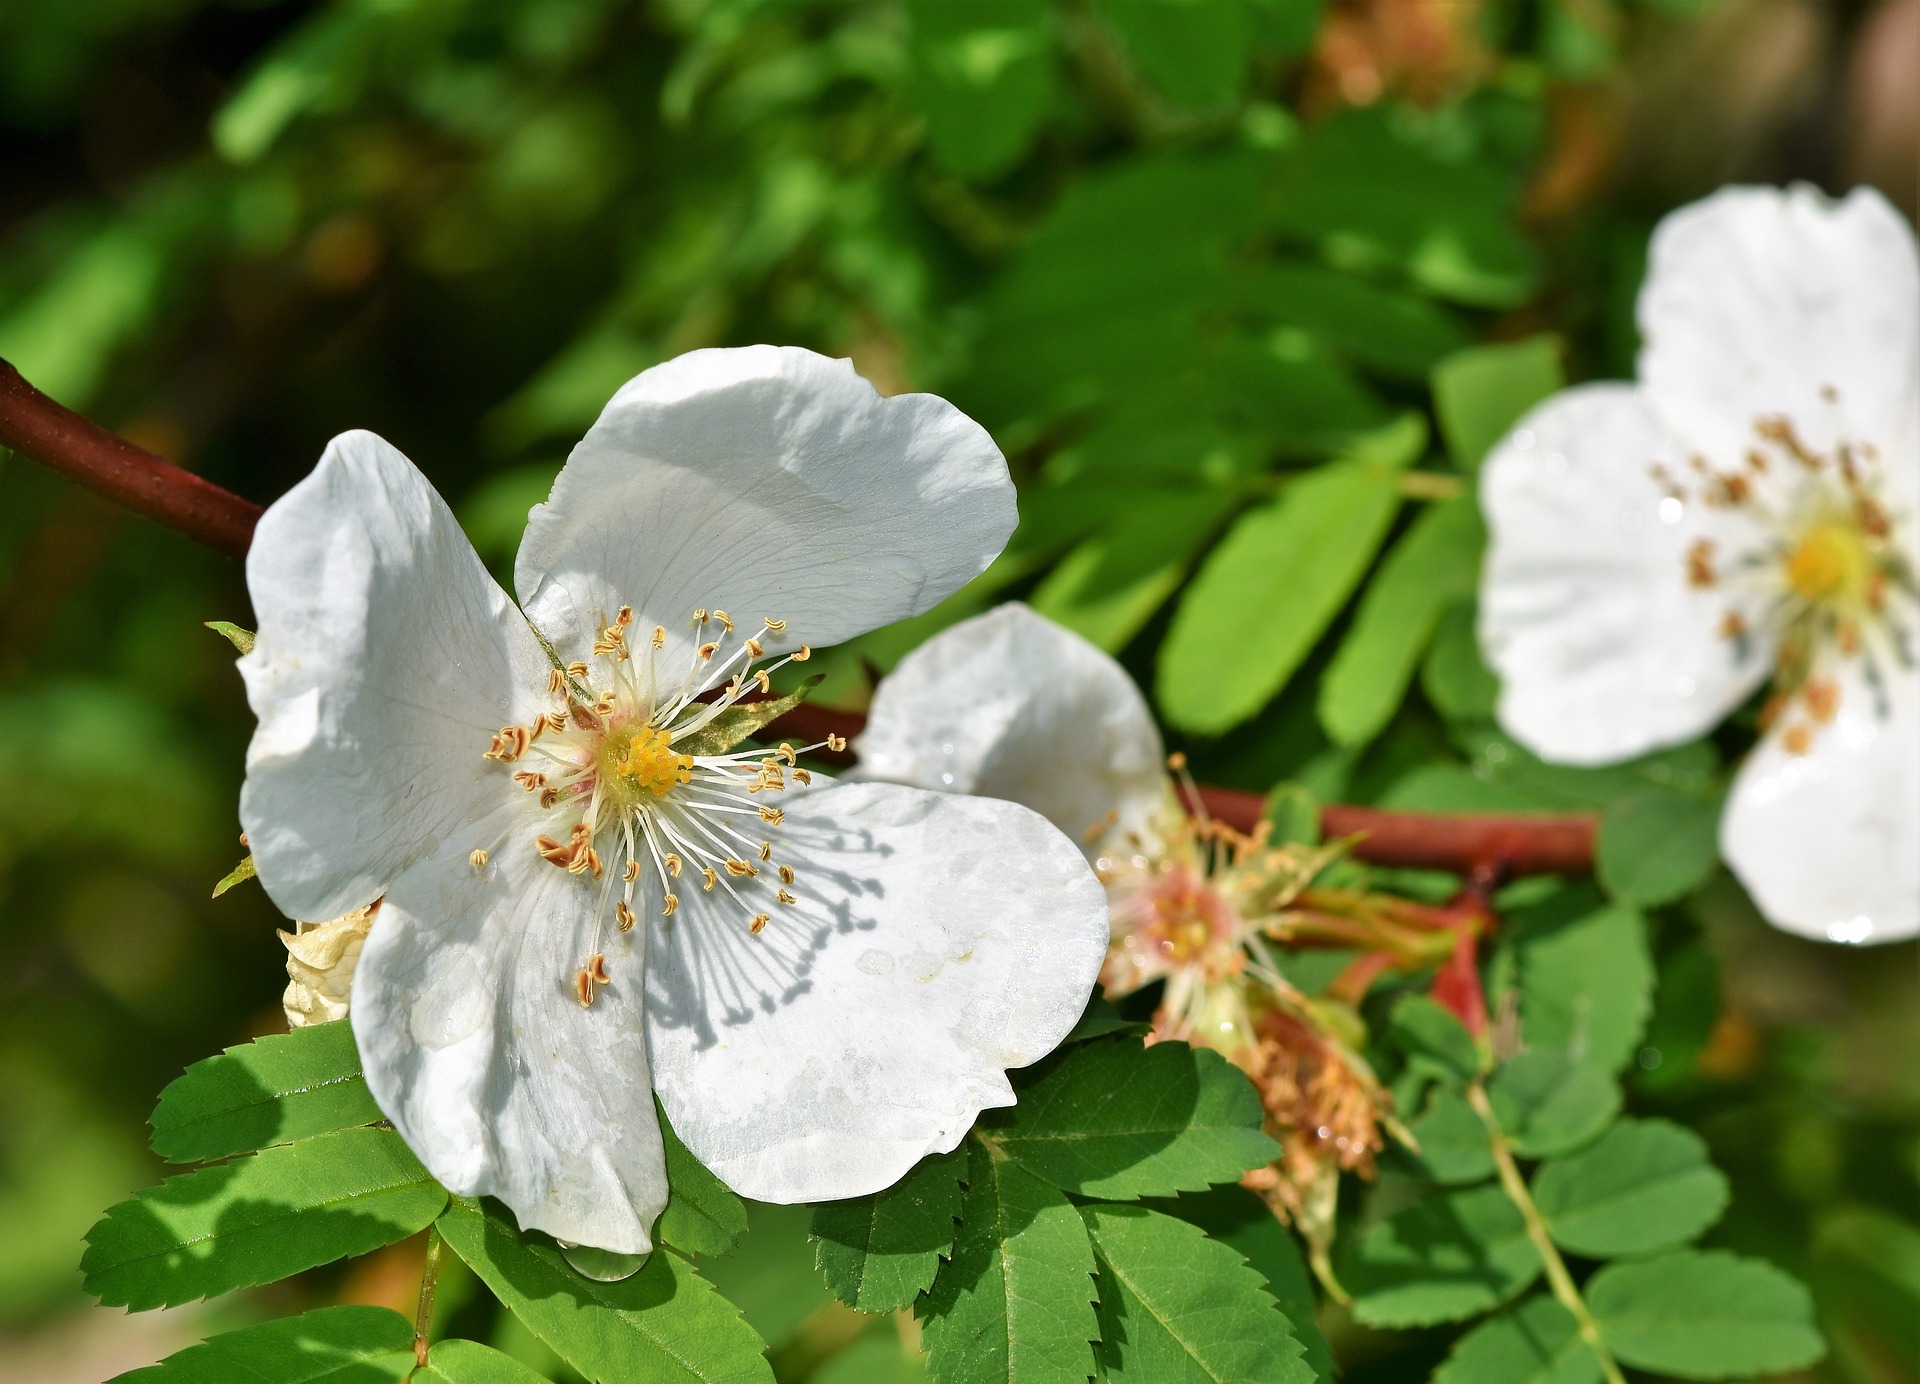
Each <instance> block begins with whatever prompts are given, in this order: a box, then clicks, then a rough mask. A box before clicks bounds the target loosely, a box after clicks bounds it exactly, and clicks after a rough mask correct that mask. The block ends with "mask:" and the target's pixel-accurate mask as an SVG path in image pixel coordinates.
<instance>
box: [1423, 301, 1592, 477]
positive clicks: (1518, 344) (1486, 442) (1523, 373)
mask: <svg viewBox="0 0 1920 1384" xmlns="http://www.w3.org/2000/svg"><path fill="white" fill-rule="evenodd" d="M1564 349H1565V344H1564V343H1563V342H1562V341H1561V340H1560V338H1559V337H1558V336H1555V335H1551V334H1549V335H1545V336H1530V337H1528V338H1527V339H1526V340H1525V341H1509V342H1501V343H1500V344H1498V345H1494V346H1469V347H1468V348H1467V349H1466V350H1464V351H1456V352H1455V353H1454V354H1452V355H1450V356H1448V357H1447V358H1446V359H1445V360H1443V361H1441V362H1440V363H1439V364H1438V365H1436V366H1434V367H1433V411H1434V414H1435V415H1436V416H1437V417H1438V418H1439V420H1440V435H1441V436H1442V437H1444V438H1445V439H1446V442H1447V451H1448V453H1449V454H1451V455H1452V457H1453V460H1454V464H1455V465H1457V466H1459V467H1460V469H1461V470H1463V471H1475V470H1478V469H1479V466H1480V463H1481V462H1482V461H1483V460H1484V459H1485V458H1486V455H1487V453H1488V452H1490V451H1492V450H1493V445H1494V444H1495V443H1496V442H1498V441H1499V440H1500V439H1501V438H1502V437H1504V436H1505V435H1506V433H1507V430H1508V429H1509V428H1511V427H1512V426H1513V425H1514V424H1515V423H1517V422H1519V421H1520V418H1521V416H1522V415H1523V414H1525V413H1526V411H1527V410H1528V409H1530V408H1532V407H1533V406H1534V405H1535V404H1537V403H1539V402H1540V401H1541V400H1543V399H1545V398H1547V397H1548V396H1549V395H1553V394H1557V393H1559V392H1560V391H1561V390H1562V389H1565V388H1566V386H1567V375H1566V371H1565V370H1564V369H1563V368H1562V367H1561V364H1560V357H1561V353H1562V351H1563V350H1564Z"/></svg>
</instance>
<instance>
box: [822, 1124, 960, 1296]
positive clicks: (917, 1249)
mask: <svg viewBox="0 0 1920 1384" xmlns="http://www.w3.org/2000/svg"><path fill="white" fill-rule="evenodd" d="M966 1167H967V1155H966V1152H965V1150H964V1149H955V1150H954V1151H953V1152H951V1153H940V1154H935V1155H933V1156H932V1157H930V1158H923V1159H921V1160H920V1161H919V1162H918V1163H916V1164H915V1165H914V1167H913V1169H912V1170H911V1171H910V1172H908V1174H907V1175H906V1176H905V1177H903V1178H901V1179H900V1181H898V1182H896V1183H895V1184H894V1185H893V1186H891V1187H889V1188H888V1189H887V1190H886V1191H884V1192H880V1193H877V1194H875V1195H873V1196H870V1197H854V1198H853V1199H851V1200H849V1201H830V1202H826V1203H823V1204H822V1205H819V1206H816V1207H814V1208H813V1227H812V1236H813V1242H814V1263H815V1264H816V1265H817V1266H818V1267H819V1269H820V1272H821V1273H822V1274H823V1275H824V1276H825V1277H826V1280H827V1287H828V1289H829V1290H830V1291H831V1292H832V1293H833V1295H834V1296H835V1297H837V1298H839V1299H840V1301H842V1302H844V1303H846V1304H847V1306H849V1307H857V1308H859V1309H860V1310H861V1311H862V1312H892V1311H895V1310H896V1309H898V1308H902V1307H911V1306H912V1305H913V1300H914V1299H915V1298H916V1297H918V1296H919V1295H920V1294H921V1292H923V1291H924V1290H925V1289H926V1288H927V1287H928V1285H930V1284H931V1283H932V1282H933V1276H934V1273H935V1271H936V1270H937V1269H938V1268H939V1267H940V1260H941V1258H942V1257H943V1256H945V1255H946V1254H947V1253H948V1252H949V1251H950V1250H951V1249H952V1248H953V1223H954V1221H955V1220H956V1219H957V1218H958V1217H959V1215H960V1179H961V1178H962V1177H963V1176H964V1175H965V1173H966Z"/></svg>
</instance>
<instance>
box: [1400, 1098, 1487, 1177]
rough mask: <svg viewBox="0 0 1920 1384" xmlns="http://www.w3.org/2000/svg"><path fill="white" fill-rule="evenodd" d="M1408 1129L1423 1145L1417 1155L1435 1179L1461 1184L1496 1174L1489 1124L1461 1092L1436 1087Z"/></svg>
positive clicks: (1429, 1175) (1427, 1172) (1422, 1165)
mask: <svg viewBox="0 0 1920 1384" xmlns="http://www.w3.org/2000/svg"><path fill="white" fill-rule="evenodd" d="M1407 1132H1408V1133H1409V1134H1411V1135H1413V1137H1414V1139H1415V1140H1417V1141H1418V1142H1419V1145H1420V1151H1419V1152H1418V1153H1417V1154H1415V1155H1414V1156H1415V1158H1416V1159H1417V1160H1418V1161H1419V1164H1420V1166H1421V1167H1422V1168H1423V1169H1425V1170H1426V1174H1427V1176H1428V1177H1431V1178H1432V1179H1433V1180H1434V1181H1435V1182H1438V1183H1440V1184H1442V1185H1443V1186H1448V1187H1458V1186H1465V1185H1466V1184H1468V1183H1473V1182H1484V1181H1486V1179H1488V1178H1490V1177H1492V1176H1493V1173H1494V1164H1493V1144H1492V1142H1491V1141H1490V1140H1489V1139H1488V1137H1487V1126H1486V1124H1485V1122H1484V1121H1482V1120H1481V1118H1480V1117H1479V1115H1477V1114H1475V1113H1474V1109H1473V1107H1472V1106H1471V1105H1468V1104H1467V1101H1466V1098H1465V1097H1464V1096H1462V1095H1460V1094H1458V1093H1457V1092H1454V1091H1450V1090H1448V1089H1446V1088H1445V1087H1436V1088H1434V1090H1433V1091H1432V1092H1431V1093H1430V1094H1429V1095H1428V1097H1427V1105H1426V1109H1425V1110H1423V1111H1422V1112H1421V1113H1420V1115H1419V1116H1418V1117H1417V1118H1415V1119H1413V1120H1411V1121H1409V1122H1408V1124H1407Z"/></svg>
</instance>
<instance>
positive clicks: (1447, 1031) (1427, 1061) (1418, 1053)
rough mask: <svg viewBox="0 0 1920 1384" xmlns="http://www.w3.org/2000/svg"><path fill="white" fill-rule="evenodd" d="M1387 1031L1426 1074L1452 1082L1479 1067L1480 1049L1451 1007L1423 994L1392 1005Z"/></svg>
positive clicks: (1467, 1076) (1461, 1079)
mask: <svg viewBox="0 0 1920 1384" xmlns="http://www.w3.org/2000/svg"><path fill="white" fill-rule="evenodd" d="M1389 1022H1390V1025H1391V1027H1390V1032H1391V1033H1392V1034H1393V1039H1394V1041H1395V1042H1396V1043H1398V1044H1399V1045H1400V1048H1401V1050H1402V1051H1403V1052H1405V1053H1406V1054H1407V1057H1408V1059H1409V1061H1410V1062H1413V1061H1417V1062H1418V1063H1419V1064H1420V1065H1421V1066H1422V1067H1423V1068H1424V1069H1425V1070H1426V1071H1427V1072H1428V1073H1430V1074H1431V1075H1434V1076H1439V1077H1442V1078H1444V1079H1446V1080H1448V1081H1450V1082H1452V1083H1454V1084H1456V1085H1458V1084H1459V1083H1462V1082H1465V1081H1467V1080H1469V1079H1471V1078H1472V1076H1473V1075H1474V1073H1476V1072H1478V1071H1479V1070H1480V1048H1479V1045H1478V1044H1476V1043H1475V1042H1474V1041H1473V1035H1472V1034H1471V1033H1469V1032H1467V1027H1466V1025H1465V1024H1463V1023H1461V1022H1460V1020H1459V1018H1458V1017H1456V1016H1455V1015H1454V1013H1453V1011H1452V1010H1450V1009H1448V1008H1447V1007H1446V1006H1445V1005H1443V1004H1441V1003H1439V1002H1438V1001H1437V1000H1433V999H1430V998H1428V997H1427V996H1425V995H1405V996H1402V997H1401V999H1400V1000H1399V1002H1398V1003H1396V1004H1395V1005H1394V1006H1393V1015H1392V1018H1391V1020H1390V1021H1389Z"/></svg>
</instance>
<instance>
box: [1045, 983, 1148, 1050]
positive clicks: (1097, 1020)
mask: <svg viewBox="0 0 1920 1384" xmlns="http://www.w3.org/2000/svg"><path fill="white" fill-rule="evenodd" d="M1144 1027H1145V1025H1144V1024H1136V1023H1132V1022H1129V1021H1128V1019H1127V1018H1126V1017H1125V1016H1124V1015H1123V1014H1121V1012H1120V1011H1119V1009H1117V1008H1116V1007H1115V1006H1114V1003H1113V1001H1112V1000H1110V999H1108V998H1107V997H1106V996H1105V995H1103V994H1101V993H1100V991H1099V990H1098V989H1097V988H1096V989H1095V990H1094V992H1093V994H1091V995H1090V996H1088V997H1087V1007H1086V1008H1085V1009H1084V1010H1082V1011H1081V1012H1080V1020H1079V1022H1078V1023H1076V1024H1074V1026H1073V1027H1072V1028H1071V1029H1070V1030H1068V1032H1067V1036H1066V1037H1064V1038H1062V1039H1061V1040H1060V1046H1061V1047H1063V1048H1064V1047H1066V1046H1067V1045H1068V1044H1069V1043H1084V1042H1086V1041H1087V1040H1088V1039H1090V1038H1104V1037H1106V1036H1107V1035H1108V1034H1110V1033H1126V1032H1128V1031H1130V1030H1131V1031H1138V1030H1140V1029H1143V1028H1144Z"/></svg>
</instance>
